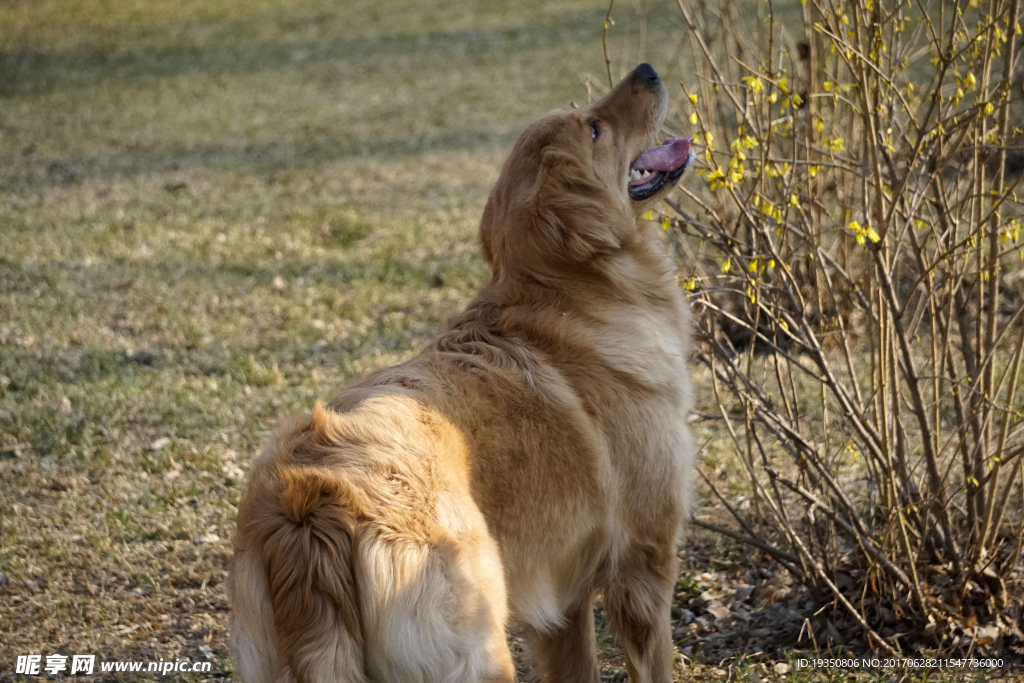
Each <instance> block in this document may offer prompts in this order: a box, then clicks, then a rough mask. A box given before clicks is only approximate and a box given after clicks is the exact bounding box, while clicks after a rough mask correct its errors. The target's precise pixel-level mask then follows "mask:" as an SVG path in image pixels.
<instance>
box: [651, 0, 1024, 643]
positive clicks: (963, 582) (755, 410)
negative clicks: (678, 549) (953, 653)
mask: <svg viewBox="0 0 1024 683" xmlns="http://www.w3.org/2000/svg"><path fill="white" fill-rule="evenodd" d="M756 4H757V5H759V6H760V9H759V10H758V12H757V16H753V15H752V14H751V12H750V8H749V6H743V7H741V6H740V5H738V4H737V3H736V2H733V1H732V0H725V1H724V2H723V3H721V4H715V3H705V2H701V1H699V0H679V8H680V10H681V13H682V17H683V20H684V21H685V25H686V26H687V27H688V29H689V31H688V33H687V35H686V38H685V41H684V44H683V48H682V49H684V50H689V51H690V52H691V53H692V58H691V63H692V64H693V65H695V66H694V77H693V80H692V81H691V82H684V83H683V84H682V87H683V89H684V94H685V95H686V96H687V97H688V99H689V101H688V102H684V107H683V113H682V116H683V118H685V119H688V120H689V124H691V127H692V129H694V130H698V131H699V133H698V134H697V136H696V142H697V143H698V148H700V147H702V148H703V150H702V156H703V168H702V169H701V171H700V173H701V176H702V177H703V179H704V181H705V183H704V186H703V187H701V188H700V189H699V190H696V191H690V190H687V189H685V188H684V189H683V190H682V192H683V193H685V195H686V196H687V199H686V200H684V201H682V202H680V203H677V202H672V203H671V204H672V207H673V209H674V210H675V211H676V213H677V215H676V216H671V217H666V222H665V225H666V226H668V225H672V226H674V228H673V230H674V231H676V234H675V239H676V242H677V244H678V245H679V246H680V248H681V249H683V250H685V252H686V253H687V256H688V258H686V259H684V260H682V262H681V263H682V267H683V268H684V270H685V271H686V272H688V273H689V277H687V278H686V279H685V280H684V282H683V285H684V286H685V287H686V288H688V289H691V290H693V297H694V305H695V308H696V310H697V311H698V313H699V314H700V325H701V331H702V345H701V349H700V351H699V353H698V358H699V362H700V363H702V364H704V365H706V366H707V367H708V368H709V369H710V371H711V376H712V377H713V381H714V389H715V395H716V398H717V399H718V402H719V405H720V407H721V415H722V418H723V424H724V427H723V429H725V430H727V431H728V435H729V437H730V438H731V441H732V443H733V444H734V446H735V448H734V451H735V454H736V456H737V461H738V464H739V466H740V468H741V471H742V472H744V473H745V475H744V476H745V478H746V480H748V481H749V489H750V491H749V494H750V497H751V499H752V505H751V506H750V507H749V509H747V510H740V509H738V508H737V507H735V506H734V505H732V504H730V497H729V496H728V495H727V494H723V495H722V496H721V498H722V501H723V502H724V503H725V504H726V505H727V506H729V509H730V511H731V512H732V513H733V516H734V518H735V524H734V525H733V526H730V527H723V526H720V525H715V524H710V523H707V522H699V523H700V524H703V525H704V526H706V527H709V528H713V529H717V530H719V531H722V532H723V533H728V534H730V535H732V536H735V537H737V538H740V539H742V540H745V541H747V542H749V543H751V544H752V545H754V546H757V547H760V548H761V549H762V550H768V552H769V554H771V555H772V556H774V557H775V558H776V559H778V560H779V561H780V562H782V563H784V564H786V565H787V566H788V567H790V569H791V570H792V571H793V572H795V573H797V574H799V575H802V576H803V577H804V579H805V580H806V581H808V582H811V583H813V584H814V585H815V586H816V587H818V588H820V589H822V590H823V591H825V592H826V593H827V594H828V595H829V596H830V599H831V600H833V601H834V602H835V604H836V605H837V608H838V609H841V610H845V611H846V612H848V613H849V615H851V617H852V618H853V620H854V621H856V622H857V623H858V624H859V626H860V628H861V629H863V631H864V633H865V637H866V639H867V642H868V643H869V644H870V646H871V647H878V648H881V649H884V650H889V651H890V652H892V651H893V649H894V648H903V647H906V646H908V645H909V646H911V647H918V646H925V647H938V648H942V649H952V648H965V649H966V648H973V647H975V646H982V647H986V646H993V645H994V646H996V647H998V646H999V645H1001V644H1002V642H1003V641H1001V640H999V639H1000V638H1003V637H1006V638H1009V637H1014V634H1015V635H1016V636H1017V637H1019V635H1020V631H1019V623H1016V622H1019V620H1020V601H1021V590H1020V586H1019V584H1015V583H1014V581H1015V580H1016V581H1018V582H1019V580H1020V574H1019V573H1018V574H1016V575H1015V574H1014V571H1015V568H1016V571H1017V572H1020V569H1019V560H1020V556H1021V546H1022V542H1024V535H1022V524H1024V516H1022V514H1021V499H1022V495H1024V478H1022V471H1021V463H1022V462H1024V457H1022V454H1024V432H1022V429H1021V427H1022V422H1021V414H1022V403H1024V401H1022V398H1024V397H1022V395H1021V394H1022V392H1021V387H1020V384H1021V377H1020V375H1021V372H1020V370H1021V356H1022V353H1024V320H1022V316H1021V312H1022V301H1024V298H1022V294H1021V293H1022V291H1024V270H1022V268H1021V266H1020V263H1021V260H1024V252H1022V250H1021V246H1022V245H1021V243H1020V242H1019V239H1018V238H1019V236H1020V235H1019V233H1020V231H1021V230H1022V228H1024V222H1022V220H1021V211H1020V209H1021V205H1020V204H1019V203H1018V200H1017V195H1016V194H1015V191H1016V189H1017V187H1018V184H1019V183H1020V182H1021V169H1020V165H1021V164H1020V160H1021V144H1022V141H1024V139H1022V135H1021V129H1020V126H1021V125H1024V115H1022V106H1021V82H1020V76H1019V74H1020V71H1019V70H1018V67H1019V61H1020V52H1021V22H1022V18H1021V1H1020V0H990V1H989V2H987V3H981V4H979V2H978V1H977V0H971V3H970V4H967V3H966V2H938V1H937V0H911V1H910V2H897V1H896V0H806V2H805V4H804V5H803V6H802V21H800V19H799V15H798V14H797V15H795V18H794V21H791V22H790V23H789V24H788V25H783V24H782V23H781V22H780V21H779V20H778V19H777V17H776V7H775V6H774V5H773V3H772V0H768V1H767V2H764V3H761V2H758V3H756ZM691 185H692V183H691ZM683 206H686V207H697V208H696V211H695V212H691V211H688V210H686V209H684V208H683ZM712 488H714V487H712ZM715 492H716V493H717V489H716V490H715ZM766 531H767V532H769V533H765V532H766ZM1015 576H1016V577H1017V578H1016V579H1015V578H1014V577H1015ZM897 633H902V634H906V637H905V638H904V639H903V640H902V641H900V639H899V638H898V637H896V636H895V635H894V634H897Z"/></svg>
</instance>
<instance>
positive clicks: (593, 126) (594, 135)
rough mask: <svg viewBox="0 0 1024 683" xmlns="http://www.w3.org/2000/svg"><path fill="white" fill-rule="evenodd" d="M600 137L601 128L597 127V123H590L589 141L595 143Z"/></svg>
mask: <svg viewBox="0 0 1024 683" xmlns="http://www.w3.org/2000/svg"><path fill="white" fill-rule="evenodd" d="M599 137H601V127H600V126H598V125H597V121H591V122H590V139H591V140H593V141H594V142H597V139H598V138H599Z"/></svg>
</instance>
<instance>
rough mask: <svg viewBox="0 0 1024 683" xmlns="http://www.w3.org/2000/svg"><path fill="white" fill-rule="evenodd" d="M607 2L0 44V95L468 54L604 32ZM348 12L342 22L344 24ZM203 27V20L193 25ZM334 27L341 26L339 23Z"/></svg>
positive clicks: (502, 51)
mask: <svg viewBox="0 0 1024 683" xmlns="http://www.w3.org/2000/svg"><path fill="white" fill-rule="evenodd" d="M605 11H606V10H605V8H597V7H595V8H592V9H588V10H583V11H569V12H564V13H562V14H561V15H560V16H558V17H557V18H555V17H550V16H548V17H545V18H544V19H543V20H536V21H534V22H532V23H528V24H525V25H522V26H517V27H511V28H508V27H499V28H494V29H491V30H457V31H431V32H426V33H419V34H402V33H398V34H390V35H384V36H374V37H348V36H344V35H331V36H328V37H324V38H322V39H319V40H305V41H301V40H300V41H294V42H285V41H280V42H279V41H265V42H252V41H251V35H252V32H253V31H252V29H253V27H252V26H251V25H250V23H249V22H247V21H245V20H238V21H233V22H220V26H218V27H217V30H216V31H215V33H216V34H217V37H216V39H214V40H211V39H210V38H209V37H205V38H204V41H203V43H204V44H198V43H193V44H188V43H187V42H185V41H182V42H180V43H177V44H172V45H165V46H159V47H142V48H138V49H133V48H131V47H123V46H113V47H110V48H101V47H92V46H83V47H78V48H74V49H70V50H45V49H7V50H0V98H4V97H12V96H21V97H25V96H34V95H41V94H46V93H49V92H52V91H54V90H58V89H65V88H83V87H90V86H93V85H96V84H99V83H110V82H112V81H122V82H127V83H131V82H137V81H148V80H152V79H160V78H171V77H177V76H183V75H206V76H217V75H223V74H244V73H255V72H259V71H264V70H271V69H278V68H282V67H287V66H294V65H295V63H296V61H302V62H303V63H304V64H306V65H308V64H312V63H317V62H328V61H331V60H337V59H344V60H345V61H346V62H349V63H350V64H352V63H353V62H354V63H356V64H358V65H361V67H362V68H364V69H365V68H370V69H375V70H376V69H380V70H381V71H382V76H386V73H383V69H382V68H381V66H380V63H381V61H382V60H383V59H385V58H387V57H393V56H404V57H409V56H416V57H417V58H418V59H429V58H441V59H465V58H466V57H477V58H479V57H480V56H483V55H487V54H492V55H501V54H505V53H510V52H512V53H516V52H521V51H523V50H528V49H533V48H538V47H544V46H547V45H552V44H557V43H560V42H578V41H584V40H592V39H596V38H597V37H599V36H600V33H601V27H602V22H603V21H604V13H605ZM343 21H344V20H343V19H341V18H339V23H340V24H341V25H342V26H343V25H344V24H343ZM196 26H197V28H201V27H202V25H201V24H197V25H196ZM337 30H342V28H341V26H339V28H338V29H337Z"/></svg>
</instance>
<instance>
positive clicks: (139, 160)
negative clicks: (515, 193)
mask: <svg viewBox="0 0 1024 683" xmlns="http://www.w3.org/2000/svg"><path fill="white" fill-rule="evenodd" d="M0 68H2V67H0ZM518 134H519V131H518V130H515V131H496V130H468V131H467V130H462V131H451V132H446V133H425V134H422V135H403V136H398V137H389V138H376V139H366V138H349V139H344V138H342V139H339V138H336V137H332V136H331V133H330V132H329V131H323V132H321V133H319V134H317V133H314V134H312V135H311V136H310V137H309V138H308V139H306V140H303V141H301V142H299V143H297V144H289V143H282V142H272V143H267V144H259V145H255V144H242V145H205V146H198V147H184V146H180V147H175V146H170V147H166V148H163V149H157V150H154V151H152V152H147V153H120V154H104V155H94V156H83V157H63V158H58V159H53V160H49V161H47V162H46V163H45V164H38V165H22V166H21V168H20V172H18V171H17V170H14V171H12V170H8V171H7V173H6V174H4V173H3V172H2V171H0V177H2V176H4V175H6V178H4V182H5V184H6V185H7V186H8V187H9V188H10V189H16V188H19V187H20V188H23V189H24V188H31V187H37V186H38V187H47V186H56V185H70V184H74V183H77V182H80V181H82V180H86V179H89V178H101V179H102V178H125V177H131V176H136V175H144V174H149V173H163V172H168V171H180V170H190V169H209V170H218V171H223V170H243V171H249V172H256V173H268V172H273V171H284V170H291V169H304V168H317V167H320V166H323V165H325V164H329V163H332V162H335V161H339V160H342V159H349V158H357V157H368V158H377V159H394V158H400V157H404V156H414V155H418V154H423V153H424V152H430V151H472V150H479V149H486V148H498V147H503V146H509V145H511V144H512V143H513V142H514V141H515V139H516V136H517V135H518Z"/></svg>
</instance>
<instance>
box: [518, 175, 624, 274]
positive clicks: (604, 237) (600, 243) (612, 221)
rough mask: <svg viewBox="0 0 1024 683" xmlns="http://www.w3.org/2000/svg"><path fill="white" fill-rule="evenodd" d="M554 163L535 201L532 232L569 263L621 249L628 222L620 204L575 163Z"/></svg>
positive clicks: (579, 261)
mask: <svg viewBox="0 0 1024 683" xmlns="http://www.w3.org/2000/svg"><path fill="white" fill-rule="evenodd" d="M553 161H554V164H553V165H552V166H551V167H549V170H548V172H547V174H546V177H545V179H544V181H543V182H542V183H541V184H540V187H539V188H538V191H537V195H536V198H535V200H534V202H535V203H534V211H535V216H536V222H535V229H537V230H539V231H541V232H542V233H544V236H545V238H546V239H545V241H546V242H548V243H549V244H550V245H551V247H552V249H553V250H554V251H556V253H559V252H560V255H561V256H562V257H563V258H564V259H565V260H566V261H569V262H570V263H582V262H585V261H588V260H590V259H592V258H594V257H595V256H599V255H601V254H609V253H613V252H615V251H617V250H618V249H620V248H621V247H622V244H623V241H624V239H625V238H626V235H627V230H626V227H625V226H627V225H628V224H629V223H630V222H631V217H630V216H627V215H626V213H625V212H624V211H623V210H622V208H621V207H620V206H619V205H620V202H619V201H617V200H616V199H615V198H614V197H613V196H612V195H611V193H610V192H609V191H608V189H607V188H606V187H605V186H604V185H603V184H602V183H601V182H600V181H599V180H597V179H596V178H594V177H593V176H592V175H590V174H587V173H586V172H584V171H583V170H582V169H580V168H579V164H578V162H577V161H576V160H575V159H557V160H553ZM559 162H561V163H559ZM549 163H551V160H549Z"/></svg>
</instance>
